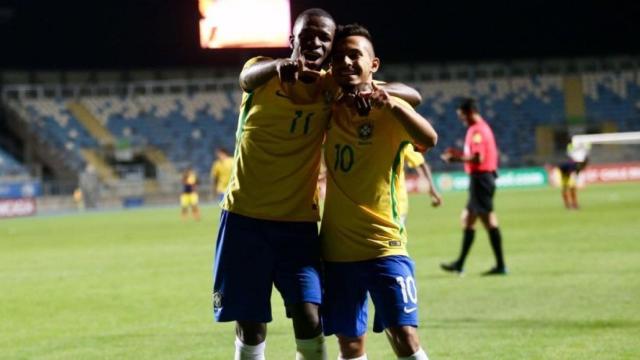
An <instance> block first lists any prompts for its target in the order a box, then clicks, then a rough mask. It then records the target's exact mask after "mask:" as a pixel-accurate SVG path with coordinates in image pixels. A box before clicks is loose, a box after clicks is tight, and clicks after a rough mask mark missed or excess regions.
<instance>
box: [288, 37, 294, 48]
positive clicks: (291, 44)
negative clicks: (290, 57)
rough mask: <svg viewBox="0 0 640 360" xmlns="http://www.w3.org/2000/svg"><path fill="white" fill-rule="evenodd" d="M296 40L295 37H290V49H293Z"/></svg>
mask: <svg viewBox="0 0 640 360" xmlns="http://www.w3.org/2000/svg"><path fill="white" fill-rule="evenodd" d="M294 40H295V37H293V35H289V48H291V49H293V41H294Z"/></svg>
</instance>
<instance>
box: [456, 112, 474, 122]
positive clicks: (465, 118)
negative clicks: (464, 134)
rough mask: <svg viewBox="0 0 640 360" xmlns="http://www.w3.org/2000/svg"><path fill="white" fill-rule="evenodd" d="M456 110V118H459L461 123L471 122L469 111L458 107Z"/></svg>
mask: <svg viewBox="0 0 640 360" xmlns="http://www.w3.org/2000/svg"><path fill="white" fill-rule="evenodd" d="M456 112H457V113H458V119H460V121H462V123H463V124H465V125H469V124H471V118H472V116H473V114H472V113H471V112H466V111H462V110H460V109H458V110H456Z"/></svg>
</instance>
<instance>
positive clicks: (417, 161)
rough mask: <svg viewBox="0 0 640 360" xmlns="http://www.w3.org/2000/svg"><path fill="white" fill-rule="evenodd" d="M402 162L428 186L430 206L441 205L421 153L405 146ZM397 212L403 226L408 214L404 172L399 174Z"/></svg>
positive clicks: (407, 196)
mask: <svg viewBox="0 0 640 360" xmlns="http://www.w3.org/2000/svg"><path fill="white" fill-rule="evenodd" d="M404 162H405V164H406V166H407V167H408V168H411V169H415V170H416V172H417V173H418V179H419V180H424V181H426V182H427V184H429V197H430V198H431V205H432V206H433V207H438V206H440V205H441V204H442V197H441V196H440V194H439V193H438V191H437V190H436V187H435V184H434V183H433V176H432V175H431V169H429V165H427V163H426V161H425V160H424V156H422V153H421V152H418V151H416V150H415V149H414V147H413V145H411V146H407V147H406V148H405V151H404ZM398 188H399V189H400V191H398V211H399V212H400V219H402V223H403V224H404V223H405V222H406V219H407V215H408V214H409V193H408V191H407V186H406V181H405V176H404V171H403V172H401V173H400V179H399V181H398Z"/></svg>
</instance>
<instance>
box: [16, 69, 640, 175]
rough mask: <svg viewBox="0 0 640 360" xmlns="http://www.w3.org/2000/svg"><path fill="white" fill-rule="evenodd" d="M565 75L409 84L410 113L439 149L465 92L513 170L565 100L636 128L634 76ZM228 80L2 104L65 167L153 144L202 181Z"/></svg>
mask: <svg viewBox="0 0 640 360" xmlns="http://www.w3.org/2000/svg"><path fill="white" fill-rule="evenodd" d="M469 78H470V79H471V80H469ZM573 79H574V80H575V82H574V84H578V88H577V89H578V91H573V90H572V91H568V90H567V84H568V83H569V82H567V77H566V76H565V75H559V74H538V75H518V76H514V75H509V76H496V77H491V76H489V77H475V76H470V77H467V78H466V79H456V78H451V79H448V80H429V81H424V80H421V81H412V82H411V85H413V86H415V87H416V88H417V89H419V91H420V92H421V93H422V96H423V103H422V104H421V105H420V106H419V108H418V111H419V112H420V113H422V114H423V115H425V116H426V117H427V118H429V119H430V120H431V121H432V122H433V124H434V126H435V128H436V130H437V131H438V133H439V143H440V144H441V146H461V145H462V140H463V136H464V133H465V130H464V126H463V125H462V124H461V122H460V121H459V120H458V119H457V116H456V112H455V108H456V105H457V104H458V101H459V99H460V98H461V97H466V96H473V97H476V98H477V99H478V102H479V105H480V111H481V113H482V114H483V116H484V117H485V118H486V120H487V121H488V122H489V123H490V124H491V126H492V127H493V129H494V132H495V133H496V138H497V141H498V146H499V148H500V149H501V164H502V166H504V167H519V166H527V165H534V164H541V156H540V155H541V154H542V155H545V154H547V153H548V152H547V153H541V152H540V147H541V146H543V145H541V143H540V142H536V134H537V130H538V129H540V128H546V129H552V131H553V129H565V131H566V128H567V127H568V125H569V123H571V122H572V121H573V120H569V119H568V115H567V113H568V110H567V108H571V107H576V105H575V104H573V103H572V104H569V106H567V105H568V103H567V101H568V100H567V99H569V97H570V96H573V97H574V98H578V99H579V100H580V101H579V104H578V105H579V106H577V108H581V109H582V108H583V109H582V110H580V111H582V112H583V113H584V116H583V118H582V119H581V120H580V121H582V122H583V124H586V125H592V124H596V125H597V124H602V123H612V124H614V125H615V126H614V127H615V128H611V127H608V128H607V129H610V130H615V131H634V130H639V129H640V73H638V72H636V71H615V72H614V71H599V72H598V71H593V72H583V73H582V74H580V75H579V76H574V77H573ZM158 83H161V82H156V83H154V86H156V85H157V84H158ZM229 84H230V85H229V86H227V87H223V86H218V87H216V88H213V89H207V88H199V89H196V90H194V89H190V88H189V87H188V86H187V87H184V88H182V90H179V91H173V90H171V91H169V90H167V89H169V88H170V85H167V86H166V89H165V90H163V91H158V92H156V91H152V90H149V91H146V92H144V93H137V92H135V91H127V92H113V93H110V94H106V95H103V94H95V93H94V94H88V95H82V94H74V95H73V96H66V97H62V96H57V97H53V98H46V97H38V98H27V97H24V98H18V99H17V100H11V102H13V103H14V104H17V106H19V107H21V108H22V110H23V111H22V113H26V114H28V116H27V118H28V119H27V121H28V122H29V123H30V124H32V125H33V126H34V127H35V128H36V129H38V132H39V134H40V136H41V137H42V138H44V139H46V140H47V141H49V142H50V143H53V144H54V145H55V146H56V148H57V149H59V151H62V152H64V153H65V154H66V156H65V158H66V159H68V161H69V162H70V165H71V166H72V167H73V168H74V169H77V170H80V169H83V167H84V166H85V164H86V162H87V160H88V159H89V160H91V159H92V158H95V152H94V153H92V151H96V150H98V149H99V148H100V147H101V146H102V145H104V144H105V143H110V142H114V141H116V142H117V141H126V142H127V143H129V144H132V145H134V146H140V147H149V148H152V149H155V150H153V151H151V150H150V151H149V152H148V154H147V158H149V159H151V162H152V163H154V164H155V165H159V164H162V163H167V164H168V165H171V166H173V168H174V169H175V170H176V171H180V170H182V169H183V168H185V167H186V166H187V165H192V166H193V167H195V168H196V170H197V172H198V173H199V175H200V177H201V178H207V177H208V172H209V167H210V165H211V162H212V161H213V156H214V155H213V154H214V149H215V148H216V147H219V146H221V147H225V148H227V149H229V150H233V147H234V142H235V131H236V126H237V117H238V109H239V105H240V104H239V102H240V99H241V96H240V95H241V94H240V92H239V89H237V86H236V85H235V84H232V83H229ZM580 86H581V87H582V92H581V91H580ZM149 89H151V87H149ZM126 94H129V95H126ZM576 94H577V95H576ZM571 124H573V123H571ZM551 136H553V134H551ZM439 153H440V151H439V149H438V148H436V149H435V150H434V151H433V153H432V154H429V155H428V157H429V158H430V159H431V160H432V161H431V163H432V166H433V167H434V168H435V169H448V166H447V165H446V164H444V163H443V162H441V161H439V160H438V159H437V156H438V155H439ZM536 153H537V154H538V156H535V155H536Z"/></svg>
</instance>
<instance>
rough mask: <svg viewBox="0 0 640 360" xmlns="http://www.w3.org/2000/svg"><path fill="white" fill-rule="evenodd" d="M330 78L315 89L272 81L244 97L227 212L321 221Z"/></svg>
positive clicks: (266, 218)
mask: <svg viewBox="0 0 640 360" xmlns="http://www.w3.org/2000/svg"><path fill="white" fill-rule="evenodd" d="M264 59H265V58H253V59H251V60H249V61H248V62H247V63H246V64H245V68H246V67H248V66H251V65H252V64H254V63H255V62H257V61H260V60H264ZM326 78H327V76H326V73H324V72H323V73H322V75H321V76H320V77H319V79H318V80H317V81H316V82H315V83H313V84H304V83H303V82H301V81H297V82H295V84H282V83H281V82H280V80H279V78H278V77H277V76H274V77H273V78H272V79H270V80H269V81H268V82H267V83H266V84H264V85H262V86H260V87H259V88H257V89H254V90H253V91H251V92H245V93H243V95H242V103H241V108H240V116H239V120H238V130H237V133H236V149H235V153H234V166H233V171H232V175H231V179H230V182H229V187H228V190H227V192H226V194H225V197H224V200H223V202H222V208H223V209H225V210H227V211H230V212H233V213H237V214H240V215H244V216H249V217H253V218H257V219H265V220H279V221H318V220H319V210H318V191H317V184H316V183H317V180H318V172H319V170H320V150H321V146H322V141H323V138H324V132H325V130H326V127H327V123H328V121H329V116H330V113H331V101H330V100H331V98H330V96H329V94H328V93H327V92H326V91H325V90H324V87H323V85H322V84H324V82H325V81H327V80H326Z"/></svg>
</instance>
